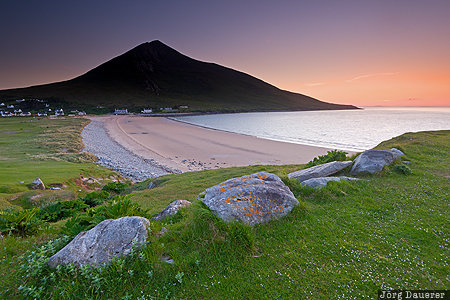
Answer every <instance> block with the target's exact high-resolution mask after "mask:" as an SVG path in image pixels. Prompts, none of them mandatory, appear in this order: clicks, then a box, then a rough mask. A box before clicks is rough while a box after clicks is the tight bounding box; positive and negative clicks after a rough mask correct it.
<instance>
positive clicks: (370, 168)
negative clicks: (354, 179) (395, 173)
mask: <svg viewBox="0 0 450 300" xmlns="http://www.w3.org/2000/svg"><path fill="white" fill-rule="evenodd" d="M396 159H397V154H394V153H393V152H391V151H388V150H367V151H364V152H363V153H361V154H360V155H358V157H357V158H356V159H355V163H354V164H353V167H352V169H351V170H350V174H351V175H358V174H374V173H377V172H380V171H381V170H383V168H384V166H387V165H390V164H392V163H393V162H394V161H395V160H396Z"/></svg>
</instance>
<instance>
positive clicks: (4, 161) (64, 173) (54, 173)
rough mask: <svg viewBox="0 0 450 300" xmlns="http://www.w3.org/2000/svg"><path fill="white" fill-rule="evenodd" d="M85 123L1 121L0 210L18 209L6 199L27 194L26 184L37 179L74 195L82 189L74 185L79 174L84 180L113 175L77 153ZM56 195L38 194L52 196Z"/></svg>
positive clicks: (71, 120) (27, 120)
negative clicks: (62, 186) (82, 175)
mask: <svg viewBox="0 0 450 300" xmlns="http://www.w3.org/2000/svg"><path fill="white" fill-rule="evenodd" d="M88 122H89V121H88V120H86V119H78V118H70V119H47V118H44V119H38V118H36V119H32V118H2V119H0V170H1V171H0V209H5V208H8V207H9V208H19V207H18V206H17V205H14V201H8V199H11V198H14V196H17V195H21V194H19V193H20V192H27V193H28V194H30V191H29V190H30V189H29V187H28V185H30V184H31V183H32V182H33V181H34V180H35V179H36V178H37V177H39V178H41V179H42V180H43V182H44V183H46V184H55V185H56V186H59V185H61V184H64V185H67V188H66V191H72V192H74V193H75V192H77V191H78V190H79V189H80V188H81V187H80V186H77V185H76V184H75V179H76V178H79V177H80V174H84V176H85V177H90V176H94V177H97V176H99V177H106V176H109V175H111V174H113V172H111V171H109V170H107V169H105V168H101V167H99V166H97V165H96V164H94V163H93V162H94V160H95V157H92V156H90V155H88V154H86V153H80V151H81V150H82V149H83V144H82V141H81V136H80V132H81V130H82V128H83V127H84V126H85V125H86V124H87V123H88ZM58 193H59V192H58V191H51V192H49V191H46V192H41V193H40V194H49V195H47V196H49V197H51V194H58ZM31 194H33V193H32V192H31ZM31 194H30V197H31V196H32V195H31ZM34 194H39V193H38V192H36V193H34ZM41 198H47V197H41Z"/></svg>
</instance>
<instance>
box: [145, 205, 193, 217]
mask: <svg viewBox="0 0 450 300" xmlns="http://www.w3.org/2000/svg"><path fill="white" fill-rule="evenodd" d="M189 205H191V202H189V201H187V200H175V201H173V202H171V203H170V204H169V205H167V207H166V208H164V209H163V210H162V211H161V212H160V213H159V214H158V215H156V216H154V217H153V218H152V220H157V221H160V220H162V219H164V218H166V217H168V216H173V215H175V214H176V213H177V212H178V211H179V210H180V209H181V208H183V207H187V206H189Z"/></svg>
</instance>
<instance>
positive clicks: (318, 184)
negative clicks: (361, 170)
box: [302, 176, 359, 189]
mask: <svg viewBox="0 0 450 300" xmlns="http://www.w3.org/2000/svg"><path fill="white" fill-rule="evenodd" d="M341 180H349V181H350V180H359V179H358V178H353V177H347V176H340V177H319V178H310V179H307V180H305V181H303V182H302V185H305V186H310V187H313V188H316V189H321V188H323V187H325V186H326V185H327V184H328V182H330V181H341Z"/></svg>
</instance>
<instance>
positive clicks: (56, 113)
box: [55, 108, 64, 116]
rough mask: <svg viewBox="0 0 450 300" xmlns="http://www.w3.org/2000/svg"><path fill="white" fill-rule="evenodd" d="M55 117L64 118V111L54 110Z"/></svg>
mask: <svg viewBox="0 0 450 300" xmlns="http://www.w3.org/2000/svg"><path fill="white" fill-rule="evenodd" d="M55 116H64V111H63V110H62V108H60V109H55Z"/></svg>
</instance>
